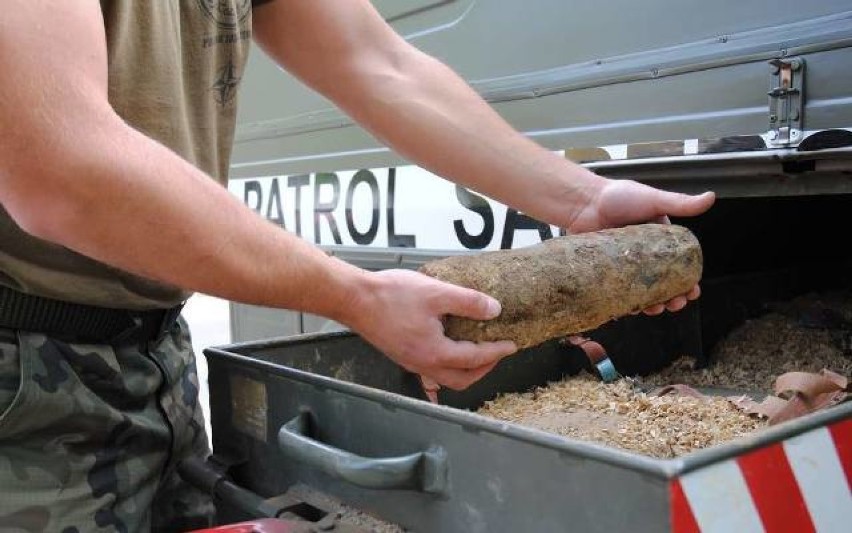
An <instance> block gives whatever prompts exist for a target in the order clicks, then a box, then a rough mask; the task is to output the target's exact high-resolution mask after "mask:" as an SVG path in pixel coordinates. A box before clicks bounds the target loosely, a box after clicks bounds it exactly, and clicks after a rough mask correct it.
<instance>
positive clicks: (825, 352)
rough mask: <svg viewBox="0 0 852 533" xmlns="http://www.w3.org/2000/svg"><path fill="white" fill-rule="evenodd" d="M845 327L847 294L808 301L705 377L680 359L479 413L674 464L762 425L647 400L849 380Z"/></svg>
mask: <svg viewBox="0 0 852 533" xmlns="http://www.w3.org/2000/svg"><path fill="white" fill-rule="evenodd" d="M850 324H852V291H848V290H847V291H839V292H835V293H830V294H822V295H807V296H804V297H801V298H797V299H795V300H793V301H791V302H787V303H785V304H779V305H775V306H773V307H772V309H771V312H769V313H768V314H766V315H764V316H762V317H760V318H758V319H754V320H749V321H747V322H745V323H744V324H743V325H742V326H741V327H739V328H737V329H735V330H734V331H733V332H731V334H730V335H729V336H728V337H727V338H726V339H724V340H723V341H722V342H720V343H719V345H718V347H717V349H716V350H715V352H714V354H713V356H712V357H711V359H712V360H714V361H715V363H714V364H713V365H712V366H710V367H709V368H704V369H695V368H694V359H692V358H689V357H683V358H680V359H678V360H677V361H675V362H674V363H673V364H672V365H671V366H670V367H669V368H667V369H665V370H663V371H662V372H659V373H657V374H654V375H651V376H646V377H643V378H641V380H639V379H637V380H630V379H624V380H621V381H619V382H617V383H615V384H611V385H606V384H603V383H601V382H600V381H599V380H598V379H597V378H593V377H591V376H589V375H586V374H583V375H580V376H575V377H569V378H566V379H564V380H563V381H560V382H558V383H551V384H550V385H548V386H547V387H542V388H538V389H536V390H535V391H533V392H528V393H523V394H506V395H503V396H500V397H498V398H497V399H495V400H493V401H491V402H488V403H486V404H485V406H483V407H482V408H481V409H480V410H479V411H478V412H479V414H482V415H485V416H490V417H493V418H497V419H500V420H505V421H509V422H515V423H518V424H522V425H527V426H531V427H535V428H537V429H542V430H544V431H550V432H552V433H556V434H559V435H563V436H566V437H571V438H576V439H581V440H587V441H593V442H597V443H600V444H605V445H609V446H614V447H618V448H622V449H625V450H630V451H634V452H638V453H642V454H645V455H650V456H652V457H659V458H667V457H676V456H679V455H683V454H685V453H689V452H691V451H694V450H698V449H702V448H707V447H710V446H714V445H716V444H720V443H722V442H726V441H729V440H734V439H737V438H739V437H742V436H744V435H746V434H748V433H750V432H752V431H755V430H757V429H760V428H762V427H765V426H766V425H767V422H766V421H765V420H761V419H757V418H755V417H751V416H749V415H748V414H746V413H744V412H742V411H740V410H739V409H737V408H736V407H735V406H734V405H733V404H732V403H731V402H729V401H728V400H727V399H725V398H723V397H711V398H705V399H702V398H693V397H686V396H676V395H666V396H662V397H652V396H649V395H648V394H646V393H644V392H643V391H644V390H650V389H652V388H656V387H662V386H665V385H671V384H677V383H683V384H687V385H690V386H692V387H702V388H705V387H708V388H713V389H723V390H725V391H728V394H729V395H732V394H734V391H737V390H738V391H743V392H745V391H751V392H757V393H762V394H759V395H760V396H763V395H766V394H768V393H771V392H772V390H773V384H774V382H775V379H776V378H777V377H778V376H779V375H781V374H785V373H787V372H793V371H801V372H819V371H820V370H822V369H823V368H827V369H830V370H832V371H834V372H837V373H839V374H841V375H843V376H846V377H850V376H852V357H850V356H849V355H845V354H844V348H845V347H846V348H848V347H847V346H846V343H848V339H846V338H845V337H844V336H847V335H849V333H850V331H849V329H847V328H848V325H850ZM637 385H641V387H640V386H637Z"/></svg>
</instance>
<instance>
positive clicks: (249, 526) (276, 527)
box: [189, 518, 305, 533]
mask: <svg viewBox="0 0 852 533" xmlns="http://www.w3.org/2000/svg"><path fill="white" fill-rule="evenodd" d="M304 530H305V525H304V524H303V523H299V522H293V521H292V520H278V519H277V518H264V519H262V520H252V521H251V522H240V523H239V524H231V525H228V526H219V527H214V528H209V529H196V530H194V531H191V532H189V533H295V532H298V531H304Z"/></svg>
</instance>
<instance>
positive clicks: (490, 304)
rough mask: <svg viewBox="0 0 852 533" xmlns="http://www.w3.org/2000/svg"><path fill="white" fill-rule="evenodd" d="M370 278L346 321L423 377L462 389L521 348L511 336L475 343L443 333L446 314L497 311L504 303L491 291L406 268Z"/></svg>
mask: <svg viewBox="0 0 852 533" xmlns="http://www.w3.org/2000/svg"><path fill="white" fill-rule="evenodd" d="M369 278H370V279H369V281H368V282H367V283H368V285H369V287H368V289H367V290H363V291H361V292H362V294H361V295H359V296H357V297H356V301H355V302H353V303H354V305H352V306H351V307H352V313H351V316H350V317H348V318H346V319H344V323H346V324H347V325H349V326H350V327H352V329H354V330H355V331H357V332H358V333H359V334H360V335H361V336H362V337H364V339H366V340H367V341H368V342H370V343H371V344H373V345H374V346H376V347H377V348H378V349H379V350H381V351H382V352H383V353H384V354H386V355H387V356H388V357H390V358H391V359H393V360H394V361H395V362H396V363H397V364H399V365H400V366H402V367H403V368H405V369H406V370H409V371H411V372H415V373H417V374H420V375H421V376H423V378H424V382H427V381H430V382H437V383H440V384H441V385H444V386H447V387H450V388H452V389H459V390H460V389H464V388H467V387H469V386H470V385H471V384H473V383H474V382H476V381H477V380H479V379H480V378H482V376H484V375H485V374H487V373H488V372H489V371H490V370H491V369H492V368H494V366H495V365H496V364H497V363H498V362H499V361H500V360H501V359H502V358H503V357H505V356H507V355H510V354H512V353H514V352H515V351H517V348H516V346H515V344H514V343H513V342H509V341H502V342H488V343H485V342H483V343H474V342H467V341H453V340H450V339H448V338H447V337H446V336H444V327H443V323H442V318H443V317H444V316H445V315H449V314H451V315H456V316H462V317H467V318H471V319H474V320H489V319H492V318H495V317H496V316H498V315H499V314H500V303H499V302H497V300H495V299H493V298H491V297H490V296H487V295H485V294H482V293H480V292H477V291H474V290H471V289H466V288H463V287H457V286H455V285H451V284H448V283H444V282H441V281H438V280H435V279H432V278H430V277H428V276H424V275H423V274H418V273H416V272H411V271H405V270H385V271H382V272H375V273H371V274H370V275H369Z"/></svg>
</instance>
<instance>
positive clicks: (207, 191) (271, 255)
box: [7, 113, 366, 320]
mask: <svg viewBox="0 0 852 533" xmlns="http://www.w3.org/2000/svg"><path fill="white" fill-rule="evenodd" d="M104 115H106V116H104V117H103V118H102V119H101V120H92V121H90V124H89V127H88V128H87V131H86V132H84V133H82V134H81V135H78V136H76V137H74V138H73V140H71V139H70V137H68V136H59V135H58V136H57V137H56V140H55V142H53V143H51V144H52V146H51V154H50V156H48V155H47V154H45V157H42V158H38V157H37V156H36V155H35V154H32V155H31V157H30V161H29V162H28V163H26V164H27V165H28V168H27V169H26V172H27V173H28V174H29V175H30V177H31V181H33V182H37V183H38V187H27V190H24V191H21V193H20V194H19V196H18V198H14V197H10V200H12V201H9V202H8V205H7V209H8V210H9V212H10V214H12V216H13V217H15V218H16V219H18V220H19V221H20V222H21V223H23V225H24V227H25V229H27V230H28V231H30V232H32V233H34V234H35V235H37V236H39V237H41V238H44V239H47V240H50V241H53V242H56V243H58V244H61V245H63V246H66V247H68V248H71V249H73V250H75V251H77V252H80V253H82V254H84V255H87V256H90V257H93V258H95V259H98V260H100V261H103V262H105V263H108V264H111V265H114V266H117V267H119V268H122V269H124V270H127V271H130V272H133V273H136V274H139V275H142V276H146V277H149V278H152V279H156V280H160V281H163V282H167V283H171V284H174V285H177V286H180V287H183V288H186V289H190V290H196V291H201V292H205V293H208V294H214V295H217V296H220V297H223V298H229V299H234V300H238V301H242V302H247V303H253V304H259V305H268V306H275V307H288V308H298V309H304V310H307V311H311V312H314V313H318V314H322V315H325V316H331V317H333V318H336V319H338V320H342V319H343V318H344V317H343V316H341V311H343V310H345V309H347V307H349V306H348V305H347V303H348V302H346V299H347V298H352V297H353V296H354V293H356V292H357V290H360V284H362V283H363V282H364V281H365V275H366V273H364V272H363V271H360V270H358V269H356V268H354V267H351V266H350V265H347V264H346V263H343V262H341V261H337V260H335V259H332V258H330V257H328V256H326V254H324V253H323V252H322V251H320V250H318V249H316V248H315V247H313V246H311V245H310V244H308V243H306V242H304V241H302V240H300V239H298V238H297V237H295V236H293V235H291V234H288V233H287V232H285V231H282V230H281V229H280V228H277V227H275V226H273V225H271V224H269V223H268V222H267V221H264V220H262V219H261V218H260V217H258V216H257V215H256V214H255V213H254V212H252V211H250V210H249V209H247V208H246V207H245V206H243V205H242V204H241V203H240V202H239V201H237V200H236V199H235V198H234V197H232V196H231V195H230V193H228V192H227V190H225V189H224V188H222V187H221V186H219V185H218V184H216V183H215V182H214V181H213V180H212V179H211V178H210V177H208V176H206V175H204V174H203V173H202V172H200V171H198V170H197V169H196V168H194V167H193V166H192V165H190V164H189V163H187V162H185V161H183V160H182V159H181V158H179V157H178V156H177V155H175V154H174V153H173V152H171V151H170V150H168V149H166V148H165V147H163V146H161V145H159V144H158V143H156V142H154V141H152V140H150V139H149V138H147V137H145V136H144V135H142V134H140V133H138V132H136V131H135V130H133V129H131V128H130V127H128V126H126V125H124V123H123V122H121V121H120V120H118V119H117V117H115V118H111V117H109V113H105V114H104ZM63 137H64V138H65V139H66V141H63V140H61V139H62V138H63ZM33 159H37V160H40V163H35V162H34V161H33ZM21 171H22V172H24V170H21ZM24 187H26V185H24ZM58 190H61V191H63V192H62V194H56V193H55V191H58ZM7 194H9V191H7ZM48 213H49V214H50V216H45V215H46V214H48ZM129 243H130V244H129ZM306 289H307V290H306Z"/></svg>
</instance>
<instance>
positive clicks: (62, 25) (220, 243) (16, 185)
mask: <svg viewBox="0 0 852 533" xmlns="http://www.w3.org/2000/svg"><path fill="white" fill-rule="evenodd" d="M6 7H7V9H6V10H5V14H4V16H3V17H2V18H0V72H6V73H14V74H13V75H4V76H2V77H0V125H2V130H0V202H2V204H3V206H4V208H5V209H6V210H7V212H8V213H9V214H10V215H11V216H12V217H13V218H14V220H15V221H16V222H17V223H18V224H19V225H20V226H21V227H22V228H23V229H25V230H26V231H28V232H30V233H31V234H33V235H35V236H37V237H40V238H42V239H46V240H49V241H52V242H55V243H58V244H60V245H63V246H66V247H68V248H70V249H72V250H75V251H77V252H80V253H82V254H85V255H87V256H89V257H93V258H95V259H98V260H100V261H103V262H106V263H108V264H111V265H114V266H116V267H119V268H122V269H124V270H127V271H130V272H133V273H136V274H139V275H142V276H147V277H149V278H152V279H156V280H160V281H164V282H167V283H171V284H174V285H177V286H180V287H184V288H186V289H189V290H195V291H200V292H205V293H208V294H212V295H216V296H220V297H224V298H229V299H233V300H237V301H242V302H246V303H253V304H259V305H268V306H273V307H282V308H291V309H300V310H304V311H308V312H312V313H316V314H320V315H323V316H327V317H330V318H333V319H336V320H338V321H340V322H342V323H344V324H347V325H348V326H350V327H352V328H353V329H355V330H356V331H358V332H359V333H361V334H362V335H363V336H364V337H365V338H367V340H369V341H370V342H372V343H373V344H375V345H376V346H378V347H379V348H380V349H381V350H383V351H384V352H385V353H386V354H388V355H389V356H391V357H392V358H393V359H395V360H396V361H397V362H398V363H400V364H401V365H403V366H404V367H406V368H408V369H409V370H412V371H414V372H418V373H421V374H425V375H429V376H432V377H434V378H435V379H437V380H438V381H440V382H441V383H443V384H446V385H448V386H453V387H457V388H460V387H465V386H467V385H469V384H470V383H472V382H473V381H475V380H476V379H478V378H479V377H481V376H482V375H483V374H484V373H485V372H487V371H488V370H489V369H490V368H491V367H492V366H493V365H494V364H495V363H496V362H497V361H498V360H499V358H500V357H502V356H505V355H507V354H509V353H511V352H512V351H514V345H513V344H512V343H493V344H488V345H485V344H483V345H474V344H472V343H456V342H452V341H450V340H449V339H447V338H446V337H444V335H443V332H442V328H441V316H442V315H444V314H447V313H453V314H461V315H465V316H471V317H478V318H479V319H487V318H491V317H493V316H495V315H496V314H497V313H498V312H499V304H496V302H494V301H493V300H492V299H491V298H488V297H486V296H484V295H482V294H479V293H476V292H475V291H470V290H467V289H462V288H459V287H453V286H451V285H447V284H443V283H439V282H437V281H435V280H430V279H428V278H425V276H418V275H416V274H414V273H410V272H393V271H391V272H383V273H368V272H365V271H362V270H360V269H357V268H355V267H353V266H350V265H348V264H346V263H344V262H341V261H338V260H335V259H332V258H329V257H328V256H326V254H324V253H323V252H322V251H320V250H318V249H316V248H315V247H313V246H311V245H309V244H308V243H306V242H304V241H302V240H300V239H298V238H297V237H295V236H293V235H291V234H289V233H287V232H285V231H283V230H281V229H280V228H277V227H275V226H273V225H272V224H269V223H268V222H266V221H264V220H262V219H261V218H260V217H258V216H257V215H256V214H255V213H253V212H252V211H251V210H249V209H248V208H246V207H245V206H244V205H242V204H241V203H240V202H239V201H238V200H237V199H235V198H234V197H233V196H232V195H231V194H229V193H228V192H227V191H226V190H225V189H224V188H222V187H220V186H219V185H218V184H216V183H215V182H214V181H213V180H212V179H210V178H209V177H208V176H206V175H204V174H203V173H202V172H200V171H199V170H197V169H196V168H194V167H193V166H192V165H190V164H189V163H187V162H185V161H184V160H182V159H181V158H180V157H178V156H177V155H176V154H174V153H173V152H172V151H170V150H168V149H167V148H166V147H164V146H162V145H160V144H158V143H156V142H155V141H153V140H151V139H150V138H148V137H146V136H144V135H142V134H140V133H139V132H137V131H136V130H134V129H133V128H131V127H129V126H128V125H127V124H126V123H125V122H124V121H123V120H121V118H120V117H119V116H117V115H116V113H115V112H114V111H113V109H112V108H111V106H110V105H109V102H108V99H107V52H106V44H105V36H104V31H103V20H102V14H101V11H100V3H99V2H98V0H76V1H74V2H58V3H57V2H52V1H49V0H13V1H12V2H11V5H7V6H6Z"/></svg>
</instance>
